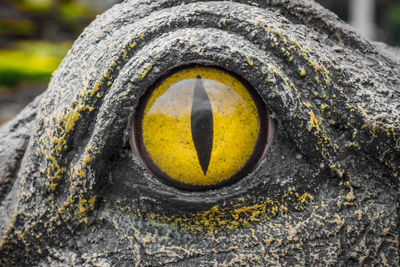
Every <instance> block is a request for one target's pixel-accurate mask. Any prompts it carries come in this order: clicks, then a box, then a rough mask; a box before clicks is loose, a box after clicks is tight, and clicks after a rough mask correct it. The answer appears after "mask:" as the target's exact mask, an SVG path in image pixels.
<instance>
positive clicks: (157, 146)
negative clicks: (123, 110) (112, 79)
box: [132, 65, 270, 191]
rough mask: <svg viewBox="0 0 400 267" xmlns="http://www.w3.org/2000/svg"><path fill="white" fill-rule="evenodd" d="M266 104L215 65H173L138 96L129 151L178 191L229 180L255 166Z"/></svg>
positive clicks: (265, 120)
mask: <svg viewBox="0 0 400 267" xmlns="http://www.w3.org/2000/svg"><path fill="white" fill-rule="evenodd" d="M268 118H269V116H268V109H267V108H266V107H265V104H264V102H263V101H262V100H261V99H260V97H259V95H258V94H257V93H256V92H255V91H254V89H253V88H251V87H250V86H249V84H248V83H247V82H246V81H244V80H243V79H241V78H240V77H238V76H237V75H235V74H233V73H230V72H227V71H225V70H222V69H220V68H218V67H205V66H198V65H192V66H185V67H181V68H177V69H175V70H173V71H171V72H170V73H168V74H167V75H165V76H164V77H163V78H162V79H160V80H159V81H158V82H156V83H155V84H154V86H153V87H152V88H150V89H149V90H148V91H147V92H146V94H145V95H144V96H143V97H142V98H141V99H140V101H139V105H138V108H137V111H136V113H135V116H134V120H133V127H132V128H133V139H134V140H135V142H134V150H135V151H136V152H137V154H138V155H139V157H140V159H141V160H142V162H143V163H144V165H145V166H146V167H147V168H148V169H149V170H150V171H151V172H152V173H153V174H154V175H155V176H156V177H157V178H159V179H160V180H161V181H163V182H165V183H167V184H169V185H172V186H175V187H177V188H179V189H183V190H193V191H194V190H207V189H214V188H218V187H222V186H226V185H229V184H232V183H234V182H236V181H238V180H239V179H241V178H242V177H244V176H245V175H247V174H248V173H249V172H251V171H252V170H253V168H254V167H255V166H256V165H257V163H258V162H259V160H260V159H261V157H262V156H263V154H264V151H265V149H266V144H267V138H269V137H270V135H269V134H268V128H269V125H268V124H269V123H268Z"/></svg>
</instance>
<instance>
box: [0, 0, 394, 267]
mask: <svg viewBox="0 0 400 267" xmlns="http://www.w3.org/2000/svg"><path fill="white" fill-rule="evenodd" d="M399 55H400V52H399V50H398V49H395V48H390V47H387V46H386V45H384V44H375V43H371V42H369V41H367V40H365V39H363V38H362V37H360V36H359V34H358V33H356V32H355V31H354V30H353V29H352V28H351V27H349V26H348V25H346V24H344V23H343V22H342V21H340V20H339V19H338V18H337V17H336V16H335V15H334V14H332V13H330V12H329V11H327V10H324V9H323V8H322V7H320V6H319V5H317V4H315V3H314V2H312V1H308V0H293V1H277V0H270V1H259V2H257V1H245V0H235V1H203V2H198V1H194V0H193V1H190V0H185V1H177V0H163V1H161V0H151V1H150V0H139V1H126V2H124V3H122V4H120V5H116V6H114V7H113V8H112V9H110V10H109V11H107V12H106V13H104V14H103V15H101V16H99V17H98V18H97V19H96V20H95V21H94V22H93V23H92V24H91V25H90V26H89V27H88V28H87V29H86V30H85V31H84V32H83V33H82V34H81V36H80V37H79V38H78V40H77V41H76V42H75V44H74V46H73V47H72V49H71V50H70V51H69V53H68V55H67V56H66V58H65V59H64V61H63V62H62V64H61V66H60V68H59V69H58V70H57V71H56V72H55V73H54V75H53V78H52V80H51V82H50V84H49V87H48V89H47V91H46V92H45V93H44V94H42V95H41V96H40V97H39V98H38V99H37V100H36V101H34V102H33V103H32V104H31V105H30V106H28V107H27V108H26V109H25V110H24V111H22V112H21V114H20V115H19V116H18V117H17V118H16V119H14V120H13V121H11V122H9V123H7V124H6V125H4V126H2V127H1V128H0V186H1V187H0V218H1V219H0V220H1V221H0V232H1V241H0V265H5V266H21V265H40V266H57V265H61V266H71V265H76V266H79V265H85V266H90V265H100V266H120V265H121V266H160V265H161V266H162V265H169V266H193V265H198V266H211V265H215V266H217V265H218V266H237V265H248V266H276V265H295V264H298V265H302V266H310V265H312V266H353V265H354V266H356V265H366V266H372V265H386V266H398V265H400V259H399V257H400V256H399V254H400V252H399V234H400V226H399V224H400V219H399V199H400V198H399V181H400V177H399V171H400V116H399V110H400V89H399V88H400V60H399V58H400V56H399ZM194 61H197V62H199V61H200V62H203V63H204V62H206V63H209V64H212V65H217V66H220V67H222V68H225V69H227V70H230V71H232V72H235V73H236V74H238V75H240V76H241V77H243V78H244V79H246V80H247V81H248V82H249V83H250V84H252V85H253V87H254V88H255V89H256V90H257V91H258V92H259V94H260V96H261V97H262V99H263V100H264V101H265V103H266V105H267V106H268V107H269V108H270V110H271V111H272V112H273V114H274V117H276V119H277V121H278V127H277V132H276V136H275V139H274V142H273V144H272V146H271V147H270V149H269V150H268V152H267V154H266V155H265V158H264V159H263V160H262V162H261V163H260V164H259V165H258V167H257V168H256V170H254V171H253V172H252V173H251V174H250V175H248V176H247V177H245V178H243V179H242V180H240V181H239V182H237V183H235V184H233V185H230V186H227V187H224V188H221V189H218V190H211V191H204V192H187V191H180V190H178V189H175V188H172V187H169V186H167V185H165V184H163V183H161V182H159V181H158V180H157V179H156V178H154V177H153V176H152V175H151V174H150V173H149V172H148V171H147V170H146V169H145V168H144V167H143V165H142V164H141V163H140V162H139V160H138V159H137V157H136V156H135V155H132V152H131V149H130V144H129V143H130V139H131V138H130V136H129V133H130V132H131V131H130V125H131V123H130V122H131V120H132V114H133V113H134V111H135V107H136V105H137V103H138V100H139V97H140V96H142V95H143V94H144V92H145V91H146V89H147V88H149V87H150V86H151V85H152V84H153V83H154V82H155V81H156V80H157V79H158V78H159V77H160V76H162V74H163V73H165V72H166V71H168V70H170V69H171V68H173V67H174V66H177V65H181V64H185V63H188V62H194Z"/></svg>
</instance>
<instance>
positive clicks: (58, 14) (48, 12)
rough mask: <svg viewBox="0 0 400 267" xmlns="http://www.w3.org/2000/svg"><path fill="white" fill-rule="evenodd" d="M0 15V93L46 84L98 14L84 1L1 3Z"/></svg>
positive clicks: (16, 0) (7, 0) (4, 0)
mask: <svg viewBox="0 0 400 267" xmlns="http://www.w3.org/2000/svg"><path fill="white" fill-rule="evenodd" d="M0 11H1V12H0V90H4V89H5V88H6V89H12V88H15V87H17V86H19V85H21V84H26V83H35V84H36V83H39V84H43V85H45V84H47V83H48V82H49V80H50V77H51V73H52V72H53V71H54V70H55V69H56V68H57V67H58V65H59V63H60V62H61V60H62V58H63V57H64V56H65V54H66V52H67V51H68V49H69V48H70V46H71V45H72V40H74V39H76V37H77V36H78V34H80V32H81V31H82V30H83V29H84V28H85V27H86V26H87V24H89V23H90V22H91V21H92V20H93V19H94V18H95V16H96V14H98V13H100V12H101V10H97V9H96V8H95V7H93V6H91V5H89V2H88V1H87V0H2V1H1V2H0Z"/></svg>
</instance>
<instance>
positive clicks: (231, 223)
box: [106, 189, 314, 233]
mask: <svg viewBox="0 0 400 267" xmlns="http://www.w3.org/2000/svg"><path fill="white" fill-rule="evenodd" d="M313 201H314V197H313V196H312V195H310V194H309V193H303V194H299V193H298V192H296V191H294V190H293V189H291V190H289V192H287V193H286V194H284V196H283V197H282V199H281V200H280V201H274V200H271V199H266V200H263V201H260V202H255V203H253V204H237V205H236V206H234V207H232V208H223V207H221V206H218V205H216V206H213V207H211V208H210V209H208V210H205V211H201V212H196V213H192V214H185V215H178V216H177V215H167V214H165V213H163V214H160V213H152V212H147V211H145V210H143V211H142V210H139V209H135V210H130V209H129V208H127V207H119V206H117V205H116V206H115V208H114V210H110V209H107V210H106V211H108V212H112V213H114V212H117V213H122V214H127V215H130V216H135V217H138V218H141V219H146V220H151V221H156V222H158V223H166V224H169V225H172V226H175V227H177V228H181V229H183V230H186V231H189V232H196V233H205V232H208V233H218V232H219V231H224V230H234V229H237V228H239V227H247V226H250V225H253V224H256V223H259V222H265V221H268V220H270V219H271V218H273V217H275V216H279V215H284V214H286V213H288V212H289V209H294V210H304V209H305V207H306V206H307V205H309V204H311V203H312V202H313Z"/></svg>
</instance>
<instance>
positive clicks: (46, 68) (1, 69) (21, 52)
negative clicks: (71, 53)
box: [0, 41, 71, 90]
mask: <svg viewBox="0 0 400 267" xmlns="http://www.w3.org/2000/svg"><path fill="white" fill-rule="evenodd" d="M70 46H71V43H70V42H64V43H49V42H43V41H42V42H40V41H39V42H35V41H23V42H17V43H15V44H14V45H13V46H12V48H11V49H0V89H3V90H4V89H5V88H10V87H14V86H16V85H19V84H21V83H27V82H30V83H32V82H33V83H42V84H46V83H48V81H49V80H50V77H51V74H52V72H53V71H54V70H55V69H56V68H57V67H58V65H59V64H60V62H61V60H62V58H63V57H64V56H65V54H66V53H67V51H68V49H69V47H70Z"/></svg>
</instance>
